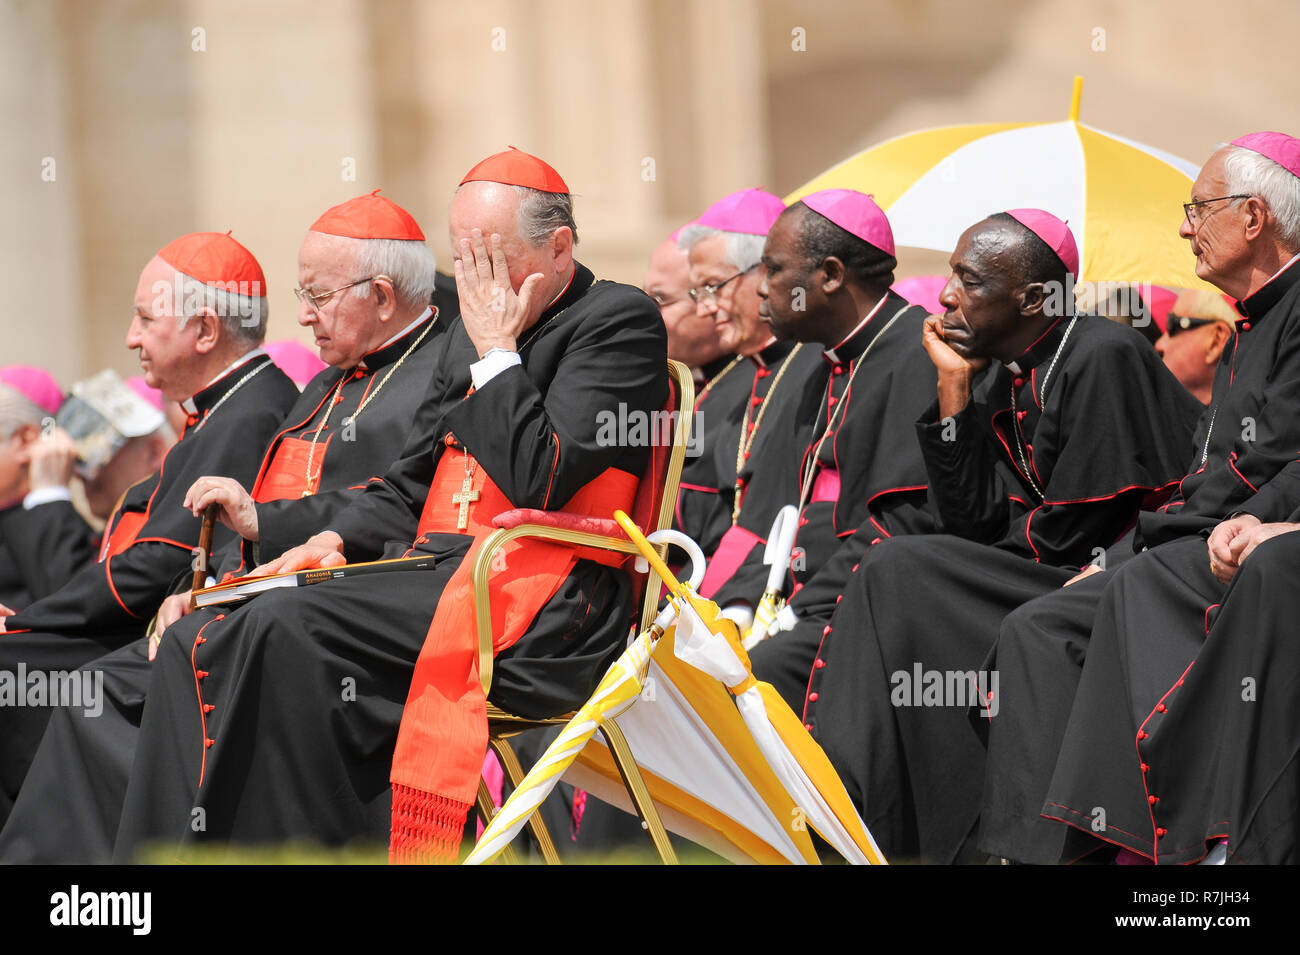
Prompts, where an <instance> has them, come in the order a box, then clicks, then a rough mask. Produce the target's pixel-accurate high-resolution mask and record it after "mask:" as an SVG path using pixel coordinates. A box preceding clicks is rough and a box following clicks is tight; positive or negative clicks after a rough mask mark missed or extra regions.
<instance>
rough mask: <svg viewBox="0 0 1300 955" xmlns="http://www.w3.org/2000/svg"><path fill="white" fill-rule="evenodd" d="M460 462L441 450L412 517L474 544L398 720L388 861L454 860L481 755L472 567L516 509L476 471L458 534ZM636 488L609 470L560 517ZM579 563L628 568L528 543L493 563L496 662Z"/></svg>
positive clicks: (609, 509) (606, 512)
mask: <svg viewBox="0 0 1300 955" xmlns="http://www.w3.org/2000/svg"><path fill="white" fill-rule="evenodd" d="M465 458H466V455H465V452H464V451H463V450H461V449H460V448H450V447H449V448H447V450H446V453H445V454H443V456H442V458H441V460H440V461H439V463H438V469H437V471H436V473H435V474H434V478H433V483H432V485H431V486H430V488H429V495H428V497H427V498H425V504H424V512H423V513H422V514H421V515H420V523H419V533H420V535H421V536H423V535H425V534H430V533H433V534H438V533H451V534H472V535H473V537H474V543H473V544H472V545H471V546H470V549H469V553H468V554H466V555H465V559H464V560H463V561H462V562H461V564H460V566H459V567H457V569H456V572H455V573H454V574H452V576H451V579H450V580H449V581H448V582H447V586H446V588H445V589H444V590H443V592H442V596H441V598H439V600H438V609H437V611H436V612H435V613H434V616H433V622H432V624H430V626H429V633H428V635H427V636H426V637H425V641H424V646H423V647H422V648H421V650H420V656H419V659H418V660H417V661H416V664H415V674H414V676H413V677H412V680H411V689H410V692H409V694H408V695H407V699H406V709H405V711H404V712H403V714H402V725H401V728H400V729H399V731H398V735H397V748H396V750H395V752H394V753H393V768H392V772H391V774H390V777H389V778H390V780H391V781H392V784H393V817H392V832H391V835H390V843H389V859H390V861H392V862H425V861H451V860H454V859H455V857H456V852H457V850H458V848H459V846H460V838H461V831H462V830H463V829H464V825H465V816H466V813H468V812H469V810H470V809H471V808H472V806H473V801H474V795H475V793H476V791H477V789H478V779H479V773H480V771H481V770H482V767H483V757H484V754H485V753H486V751H487V700H486V698H485V697H484V695H483V688H482V685H481V684H480V682H479V673H478V634H477V631H476V628H475V614H474V582H473V567H474V559H475V557H476V556H477V554H478V550H479V547H480V546H481V544H482V542H483V540H484V539H485V538H486V537H487V536H488V535H489V534H491V533H492V532H493V531H494V530H496V528H495V527H494V526H493V524H492V518H494V517H496V516H497V515H498V514H500V513H502V512H503V511H509V510H513V509H514V508H513V505H512V504H511V503H510V502H509V501H508V500H507V499H506V496H505V495H504V494H503V493H502V492H501V490H500V489H499V488H498V487H497V486H496V485H495V484H494V483H493V482H492V479H491V478H489V477H488V476H487V474H486V472H485V471H484V470H483V468H482V467H475V468H474V470H473V475H472V477H471V494H470V496H471V497H472V496H473V494H472V492H475V491H476V492H477V493H478V499H477V500H475V501H474V502H473V503H471V504H470V505H469V508H468V511H467V512H466V518H467V527H466V528H464V529H459V530H458V529H457V526H456V525H457V521H458V518H459V515H460V513H461V505H460V503H459V502H458V501H453V498H452V495H458V496H459V495H460V494H461V493H462V490H461V489H462V487H463V486H464V480H465V463H466V462H465ZM470 461H471V462H472V461H473V458H472V457H471V458H470ZM637 483H638V482H637V479H636V478H635V477H633V476H632V475H630V474H628V473H627V472H625V471H619V470H615V469H613V468H611V469H609V470H607V471H605V472H604V473H603V474H601V475H600V476H598V477H597V478H596V479H595V480H593V481H591V483H589V484H587V485H585V486H584V487H582V488H581V489H580V490H579V491H578V492H577V493H576V494H574V496H573V498H572V500H570V501H569V503H568V504H567V505H566V506H565V507H564V508H563V509H562V510H563V511H564V512H565V513H569V514H587V515H593V516H596V517H612V516H613V513H614V510H615V509H617V508H622V509H623V510H629V509H630V508H631V506H632V502H633V500H634V498H635V497H636V489H637ZM579 558H587V559H590V560H597V561H600V562H601V563H603V564H607V565H610V566H617V565H619V564H621V563H622V562H623V561H625V560H626V559H627V558H626V556H625V555H622V554H613V553H610V552H608V551H597V550H588V549H586V548H574V547H571V546H568V545H565V544H553V543H549V542H547V541H540V540H533V539H525V540H517V541H513V542H511V543H510V544H507V545H506V547H505V548H504V550H503V552H502V553H501V555H500V556H498V558H496V559H495V560H494V562H493V565H494V569H493V574H492V578H491V580H490V582H489V585H488V589H489V592H490V593H491V596H492V633H493V640H494V642H493V647H492V649H493V653H494V654H497V653H500V652H501V651H503V650H506V649H508V648H509V647H511V646H513V645H514V644H515V642H516V641H517V640H519V638H520V637H522V636H523V635H524V632H525V631H526V630H527V629H528V627H529V625H530V624H531V623H532V622H533V618H534V617H535V616H536V615H537V613H538V611H540V610H541V609H542V607H543V606H544V605H545V604H546V602H547V601H548V600H550V599H551V597H552V596H554V594H555V592H556V591H557V590H559V588H560V585H561V584H562V583H563V582H564V580H565V578H566V577H568V575H569V573H570V572H571V571H572V570H573V566H574V564H575V563H577V561H578V559H579ZM497 568H499V569H497Z"/></svg>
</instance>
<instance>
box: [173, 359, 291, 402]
mask: <svg viewBox="0 0 1300 955" xmlns="http://www.w3.org/2000/svg"><path fill="white" fill-rule="evenodd" d="M259 355H260V356H262V357H266V358H267V359H268V360H269V356H267V354H266V349H265V348H254V349H253V350H252V351H250V352H245V353H244V354H243V355H241V356H240V357H239V358H237V359H236V360H235V362H234V363H233V364H231V365H230V366H228V367H227V368H226V369H225V370H224V371H223V372H221V374H219V375H217V377H215V378H213V379H212V380H211V381H209V382H208V383H207V384H206V385H205V386H204V387H203V388H202V389H201V390H200V391H197V392H195V394H194V395H193V397H190V398H186V399H185V400H184V401H182V402H181V407H182V408H184V409H185V413H186V414H188V415H195V414H202V413H203V412H205V411H207V410H208V409H209V408H211V407H212V406H213V405H214V404H216V402H218V401H220V400H221V396H222V395H224V394H225V390H224V389H223V388H221V387H219V386H220V385H221V384H222V382H223V381H225V379H226V378H228V377H230V375H232V374H233V373H234V372H235V371H236V370H237V369H239V368H242V367H243V366H244V365H247V364H248V363H249V362H251V361H252V360H253V359H254V358H257V357H258V356H259Z"/></svg>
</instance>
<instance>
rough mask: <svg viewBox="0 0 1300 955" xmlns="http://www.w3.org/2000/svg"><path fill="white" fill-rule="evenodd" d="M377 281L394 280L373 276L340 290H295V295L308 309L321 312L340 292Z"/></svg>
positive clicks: (342, 286) (340, 287)
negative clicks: (332, 297) (313, 291)
mask: <svg viewBox="0 0 1300 955" xmlns="http://www.w3.org/2000/svg"><path fill="white" fill-rule="evenodd" d="M375 279H388V281H390V282H391V281H392V279H390V278H388V276H387V275H371V276H369V277H368V278H364V279H357V280H356V281H355V282H349V283H348V284H347V285H340V286H339V287H338V288H335V289H330V290H329V291H328V292H316V293H312V292H309V291H308V290H307V289H305V288H295V289H294V290H293V294H294V295H295V296H297V298H298V301H300V302H302V303H303V304H304V305H306V306H307V307H308V308H310V309H312V310H313V311H317V312H319V311H320V310H321V309H322V308H324V307H325V303H326V302H328V301H329V300H330V297H331V296H333V295H335V294H337V293H339V292H346V291H347V290H348V289H350V288H353V287H354V286H357V285H363V284H365V283H366V282H373V281H374V280H375Z"/></svg>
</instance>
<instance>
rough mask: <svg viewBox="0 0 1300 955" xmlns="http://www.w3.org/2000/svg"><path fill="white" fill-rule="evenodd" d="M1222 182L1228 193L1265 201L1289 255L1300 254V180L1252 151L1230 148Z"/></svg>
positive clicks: (1278, 235)
mask: <svg viewBox="0 0 1300 955" xmlns="http://www.w3.org/2000/svg"><path fill="white" fill-rule="evenodd" d="M1223 178H1224V181H1225V182H1226V183H1227V190H1228V192H1229V193H1231V194H1236V193H1248V194H1249V195H1252V196H1257V197H1258V198H1260V199H1262V200H1263V201H1264V204H1265V205H1266V206H1268V208H1269V211H1270V212H1272V213H1273V218H1275V219H1276V220H1277V238H1278V241H1280V242H1281V243H1282V245H1283V246H1284V247H1285V248H1286V249H1287V251H1288V252H1291V253H1292V254H1294V253H1296V252H1300V177H1297V176H1295V175H1293V174H1291V173H1290V172H1288V171H1287V170H1286V169H1284V168H1283V167H1281V166H1279V165H1278V164H1277V163H1275V162H1274V161H1273V160H1271V159H1269V158H1268V157H1267V156H1264V155H1262V154H1260V153H1257V152H1255V150H1253V149H1247V148H1246V147H1245V146H1230V147H1229V149H1228V155H1227V156H1225V157H1224V160H1223Z"/></svg>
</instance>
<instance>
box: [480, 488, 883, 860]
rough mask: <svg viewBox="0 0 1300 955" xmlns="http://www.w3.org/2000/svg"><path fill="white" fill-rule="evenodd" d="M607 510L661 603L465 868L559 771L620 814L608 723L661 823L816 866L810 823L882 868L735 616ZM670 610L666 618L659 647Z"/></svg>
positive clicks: (506, 835)
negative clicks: (744, 641)
mask: <svg viewBox="0 0 1300 955" xmlns="http://www.w3.org/2000/svg"><path fill="white" fill-rule="evenodd" d="M615 517H616V518H618V519H619V522H620V523H621V524H622V525H623V527H624V529H625V530H626V531H627V533H628V536H629V537H630V538H631V539H632V540H633V541H635V542H636V543H637V544H638V546H640V547H641V549H642V552H643V554H644V555H645V557H646V559H647V560H648V561H649V562H650V563H651V564H652V565H654V567H655V570H656V572H657V573H659V574H660V576H661V577H662V578H663V580H664V582H665V584H666V585H667V587H668V589H669V592H670V595H671V598H670V599H671V601H672V603H671V605H670V606H669V607H667V608H665V610H664V612H663V613H661V614H660V617H659V619H658V620H657V621H656V625H655V626H654V627H652V628H651V629H650V630H648V631H646V633H643V634H641V635H640V636H639V637H638V638H637V639H636V640H635V641H634V642H633V643H632V645H631V646H630V647H629V648H628V650H627V651H626V652H625V653H624V654H623V655H622V657H620V658H619V660H618V661H617V662H616V663H615V664H614V666H612V667H611V668H610V670H609V672H608V673H607V674H606V676H605V678H604V680H602V681H601V684H600V687H598V688H597V690H596V692H595V694H594V695H593V696H592V698H591V699H590V700H589V701H588V702H587V703H586V704H584V705H583V707H582V708H581V709H580V710H579V711H578V713H577V714H576V715H575V716H574V718H573V719H572V720H571V721H570V722H569V723H568V724H567V725H566V726H565V727H564V729H563V730H561V732H560V735H559V736H558V737H557V738H556V740H555V741H554V742H553V743H552V744H551V746H550V747H549V748H548V749H547V751H546V752H545V753H544V754H543V755H542V758H541V759H540V760H538V762H537V765H536V766H534V767H533V769H532V770H530V771H529V773H528V774H527V775H526V776H525V777H524V779H523V780H522V781H521V782H520V784H519V786H518V788H516V790H515V791H514V793H512V794H511V796H510V798H509V799H508V800H506V802H505V805H503V806H502V807H501V810H500V811H499V812H498V813H497V814H496V815H495V816H494V817H493V819H492V822H491V824H490V825H489V826H488V827H487V829H485V830H484V832H483V835H482V836H481V837H480V838H479V841H478V844H477V845H476V846H475V847H474V850H473V852H472V853H471V854H470V856H469V857H468V858H467V859H466V863H467V864H479V863H483V862H487V861H490V860H491V859H492V858H493V857H495V856H496V855H497V854H498V853H499V852H500V851H501V850H502V849H503V848H504V847H505V846H506V845H507V844H508V843H509V842H510V840H511V839H513V838H514V836H515V834H516V833H518V831H519V830H520V829H521V828H522V827H523V825H524V824H525V823H526V822H527V819H528V816H529V815H530V814H531V813H532V812H533V811H534V810H535V809H536V808H537V806H538V805H539V804H540V803H541V802H542V800H543V799H545V797H546V795H547V794H548V793H549V792H550V791H551V789H552V788H554V786H555V783H556V782H558V780H559V778H560V775H561V774H563V775H564V776H565V778H566V779H567V780H568V781H570V782H572V783H574V784H575V785H578V786H581V787H583V788H585V789H587V790H588V791H590V792H592V793H593V794H594V795H596V796H597V797H598V798H602V799H605V800H606V801H608V802H611V803H613V804H615V805H621V806H622V807H623V808H625V809H630V805H631V804H630V801H629V800H628V799H627V795H626V791H625V790H624V789H623V786H622V783H621V777H620V775H619V772H618V769H617V768H616V766H615V764H614V761H613V759H612V757H611V756H610V754H609V751H608V749H607V748H606V747H605V745H604V743H603V742H602V741H601V738H600V737H599V736H597V735H596V732H597V730H598V729H599V727H600V725H601V724H602V723H603V722H605V721H606V720H615V721H617V723H618V726H619V728H620V729H621V730H622V732H623V734H624V736H625V737H626V738H627V742H628V745H629V747H630V748H631V750H632V752H633V753H634V754H635V757H636V761H637V765H638V767H639V768H640V770H641V772H642V775H643V777H644V779H645V782H646V785H647V787H648V788H649V790H650V793H651V796H652V797H653V798H654V800H655V803H656V805H657V807H658V809H659V811H660V814H661V815H662V817H663V821H664V823H665V825H666V826H667V827H668V828H669V829H672V830H673V831H675V832H678V833H680V834H682V835H684V836H686V837H687V838H690V839H694V840H695V841H697V842H699V843H701V844H702V845H706V846H709V847H710V848H713V849H714V850H715V851H717V852H719V853H720V854H722V855H724V856H727V857H728V858H731V859H733V860H736V861H749V862H793V863H815V862H817V861H818V860H817V853H816V850H815V849H814V847H813V844H812V840H811V838H810V837H809V830H810V829H812V830H816V831H817V832H818V833H820V834H821V835H822V837H823V838H824V839H826V841H827V842H828V843H829V844H830V845H831V846H832V847H833V848H835V850H836V851H838V852H839V853H840V854H841V855H842V856H843V857H844V858H845V859H847V860H848V861H850V862H857V863H876V864H880V863H883V862H884V859H883V857H882V856H881V854H880V851H879V849H878V848H877V847H876V845H875V842H874V841H873V840H872V838H871V835H870V833H869V832H868V831H867V829H866V827H865V826H864V825H863V823H862V820H861V819H860V818H859V817H858V815H857V812H856V811H855V810H854V809H853V806H852V803H851V802H850V801H849V798H848V794H847V793H846V792H845V790H844V785H843V783H841V782H840V779H839V777H838V776H837V775H836V773H835V771H834V769H832V768H831V765H830V761H829V760H828V759H827V758H826V755H825V753H823V752H822V750H821V748H820V747H819V746H818V745H817V743H816V742H815V741H814V740H813V739H812V737H811V736H809V735H808V733H807V731H806V730H805V729H804V727H803V725H802V724H801V723H800V722H799V719H798V717H797V716H795V714H794V713H793V711H791V710H790V708H789V707H788V706H787V705H786V704H785V703H784V701H782V700H781V698H780V696H779V695H778V694H777V693H776V692H775V691H774V690H773V689H772V687H771V686H769V685H768V684H765V683H758V682H757V681H756V680H755V679H754V677H753V674H752V673H751V672H750V669H749V660H748V657H747V656H746V654H745V652H744V650H743V649H742V648H741V646H740V641H739V635H738V634H737V632H736V628H735V624H734V623H732V622H731V621H730V620H727V619H725V618H723V617H721V616H720V615H719V613H718V608H717V606H716V605H715V604H713V603H712V602H710V601H707V600H704V599H703V598H701V597H698V596H697V595H696V594H695V593H694V592H693V591H692V590H691V589H690V588H689V587H686V586H684V585H682V584H681V583H679V582H678V581H676V580H675V579H673V577H672V575H671V574H670V573H669V572H668V570H667V568H665V567H664V566H663V564H662V562H661V561H659V559H658V555H657V554H656V553H655V552H654V550H653V548H651V547H650V545H649V543H648V542H646V541H645V539H644V538H643V537H642V536H641V534H640V533H639V531H637V529H636V527H635V525H633V524H631V522H630V521H628V520H627V519H626V517H625V515H623V514H622V513H621V512H619V513H616V514H615ZM674 617H676V618H677V621H678V622H677V624H676V625H675V626H671V627H669V629H668V630H667V633H666V634H665V635H664V636H663V638H662V639H659V640H658V641H657V642H656V637H657V635H658V632H662V631H661V630H660V628H661V627H664V626H668V625H669V624H670V623H671V621H672V620H673V618H674ZM733 697H734V699H733Z"/></svg>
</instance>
